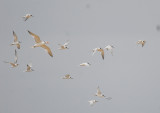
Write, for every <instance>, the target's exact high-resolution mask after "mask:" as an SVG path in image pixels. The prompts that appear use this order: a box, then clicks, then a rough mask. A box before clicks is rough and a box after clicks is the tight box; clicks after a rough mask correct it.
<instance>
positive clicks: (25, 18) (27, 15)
mask: <svg viewBox="0 0 160 113" xmlns="http://www.w3.org/2000/svg"><path fill="white" fill-rule="evenodd" d="M30 17H33V15H31V14H26V15H25V16H23V17H22V18H24V21H26V20H28V19H29V18H30Z"/></svg>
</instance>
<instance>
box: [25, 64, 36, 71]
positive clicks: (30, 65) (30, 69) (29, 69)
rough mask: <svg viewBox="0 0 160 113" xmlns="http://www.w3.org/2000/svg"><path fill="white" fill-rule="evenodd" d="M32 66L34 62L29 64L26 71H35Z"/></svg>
mask: <svg viewBox="0 0 160 113" xmlns="http://www.w3.org/2000/svg"><path fill="white" fill-rule="evenodd" d="M31 67H32V64H27V69H26V70H25V71H24V72H32V71H34V70H33V69H32V68H31Z"/></svg>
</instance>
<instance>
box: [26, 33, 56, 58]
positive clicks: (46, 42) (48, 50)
mask: <svg viewBox="0 0 160 113" xmlns="http://www.w3.org/2000/svg"><path fill="white" fill-rule="evenodd" d="M28 32H29V34H30V35H31V36H32V37H33V38H34V40H35V42H36V44H34V46H33V47H32V48H35V47H42V48H44V49H45V50H46V51H47V52H48V54H49V55H50V56H51V57H53V54H52V51H51V49H50V48H49V47H48V46H46V44H48V43H49V42H48V41H41V40H40V38H39V36H38V35H36V34H34V33H32V32H30V31H28Z"/></svg>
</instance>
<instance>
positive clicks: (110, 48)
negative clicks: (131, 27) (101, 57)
mask: <svg viewBox="0 0 160 113" xmlns="http://www.w3.org/2000/svg"><path fill="white" fill-rule="evenodd" d="M113 48H114V46H112V45H108V46H106V47H105V48H104V49H107V50H109V51H110V52H111V54H112V56H113Z"/></svg>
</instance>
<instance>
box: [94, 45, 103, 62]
mask: <svg viewBox="0 0 160 113" xmlns="http://www.w3.org/2000/svg"><path fill="white" fill-rule="evenodd" d="M96 51H98V52H100V53H101V56H102V59H103V60H104V50H103V49H102V48H95V49H93V54H92V55H94V54H95V53H96Z"/></svg>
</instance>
